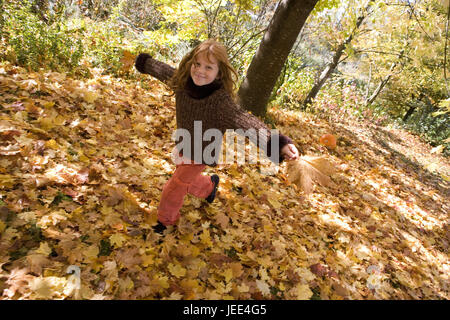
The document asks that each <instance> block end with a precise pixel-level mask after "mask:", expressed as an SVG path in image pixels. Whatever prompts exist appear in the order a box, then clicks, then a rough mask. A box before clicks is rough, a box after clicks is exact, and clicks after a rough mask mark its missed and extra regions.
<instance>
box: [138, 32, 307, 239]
mask: <svg viewBox="0 0 450 320" xmlns="http://www.w3.org/2000/svg"><path fill="white" fill-rule="evenodd" d="M135 67H136V69H137V70H138V71H139V72H141V73H146V74H150V75H152V76H154V77H156V78H157V79H159V80H160V81H163V82H164V83H166V84H168V85H169V86H170V87H171V88H172V89H173V90H174V91H175V99H176V120H177V127H178V129H177V131H178V130H182V131H183V132H187V133H189V134H190V137H194V139H191V141H189V139H187V140H186V141H185V139H183V143H184V144H183V147H182V148H181V149H182V150H179V149H177V150H176V154H177V155H178V156H179V157H178V158H177V159H176V160H175V163H176V170H175V172H174V174H173V176H172V177H171V178H170V179H169V180H168V181H167V183H166V184H165V185H164V187H163V191H162V195H161V200H160V204H159V206H158V225H157V226H156V227H155V228H154V229H155V231H156V232H159V233H161V232H162V231H163V230H164V229H165V228H166V226H168V225H174V224H175V223H176V222H177V220H178V219H179V217H180V213H179V210H180V208H181V207H182V205H183V200H184V197H185V195H186V194H188V193H189V194H192V195H194V196H196V197H199V198H203V199H206V200H207V201H208V202H209V203H211V202H212V201H213V200H214V198H215V195H216V191H217V186H218V184H219V177H218V176H217V175H212V176H205V175H202V171H203V170H204V169H205V167H206V165H209V166H215V165H216V163H217V159H218V157H219V154H218V153H217V154H214V155H213V161H210V160H209V161H207V159H203V158H201V157H200V159H199V157H198V155H199V154H200V155H202V154H204V151H205V149H206V147H207V146H208V144H209V143H207V142H205V141H198V140H199V138H198V133H201V135H200V139H201V137H203V134H204V133H205V132H207V131H208V130H216V132H217V130H218V131H220V133H221V135H220V136H219V138H218V139H216V141H215V143H217V144H220V143H221V139H222V135H223V134H224V133H225V131H226V130H227V129H234V130H237V129H242V130H247V132H249V129H256V131H258V136H256V135H253V136H250V137H249V138H250V140H252V141H253V142H254V143H256V144H257V145H258V146H259V147H260V148H261V149H262V150H264V151H265V152H266V154H267V156H268V157H269V158H270V159H271V160H272V161H273V162H275V163H279V162H281V161H282V160H283V159H288V160H295V159H297V158H298V156H299V153H298V150H297V148H296V147H295V146H294V144H293V143H292V140H291V139H290V138H289V137H287V136H284V135H281V134H271V132H270V130H269V129H268V127H267V126H266V125H265V124H264V123H263V122H262V121H260V120H259V119H258V118H257V117H255V116H253V115H251V114H249V113H247V112H246V111H244V110H243V109H242V108H241V107H240V106H238V105H237V104H236V103H235V94H234V93H235V89H236V80H237V73H236V71H235V70H234V69H233V67H232V66H231V64H230V62H229V60H228V55H227V51H226V48H225V47H224V46H223V45H222V44H220V43H218V42H217V41H215V40H206V41H204V42H202V43H201V44H199V45H198V46H197V47H195V48H194V49H193V50H192V51H191V52H190V53H188V54H187V55H186V56H185V57H184V58H183V59H182V60H181V62H180V64H179V67H178V69H174V68H172V67H171V66H169V65H167V64H165V63H163V62H160V61H157V60H155V59H153V58H152V57H151V56H150V55H148V54H146V53H141V54H139V55H138V56H137V58H136V61H135ZM199 124H200V126H199ZM195 133H197V136H196V134H195ZM258 137H259V139H258ZM178 140H179V139H178ZM177 146H179V145H177ZM272 146H277V147H278V148H279V150H273V152H272V149H274V148H273V147H272ZM186 150H188V152H186ZM190 150H195V152H194V155H191V152H189V151H190ZM272 154H274V155H272ZM277 154H279V155H280V156H279V157H277V156H276V155H277Z"/></svg>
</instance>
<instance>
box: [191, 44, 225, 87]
mask: <svg viewBox="0 0 450 320" xmlns="http://www.w3.org/2000/svg"><path fill="white" fill-rule="evenodd" d="M218 74H219V61H217V59H216V58H215V57H214V56H212V55H210V56H209V59H208V57H207V56H206V54H205V53H204V52H202V53H200V54H198V55H197V57H195V58H194V62H193V63H192V66H191V78H192V80H193V81H194V83H195V84H196V85H197V86H204V85H207V84H210V83H211V82H213V81H214V80H215V79H216V78H217V76H218Z"/></svg>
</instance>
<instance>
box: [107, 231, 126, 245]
mask: <svg viewBox="0 0 450 320" xmlns="http://www.w3.org/2000/svg"><path fill="white" fill-rule="evenodd" d="M109 241H110V242H111V245H113V246H115V247H116V248H120V247H122V245H123V243H124V242H125V241H127V239H126V238H125V236H124V235H123V234H121V233H115V234H113V235H112V236H110V237H109Z"/></svg>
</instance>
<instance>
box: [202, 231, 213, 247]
mask: <svg viewBox="0 0 450 320" xmlns="http://www.w3.org/2000/svg"><path fill="white" fill-rule="evenodd" d="M200 240H201V242H202V243H203V244H205V245H207V246H208V247H211V246H212V245H213V244H212V242H211V236H210V234H209V230H207V229H203V233H202V234H201V235H200Z"/></svg>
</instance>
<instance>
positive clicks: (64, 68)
mask: <svg viewBox="0 0 450 320" xmlns="http://www.w3.org/2000/svg"><path fill="white" fill-rule="evenodd" d="M2 19H4V20H3V21H4V24H3V28H2V45H3V46H4V47H5V48H6V50H4V51H3V50H2V52H1V53H0V58H1V59H6V60H10V61H12V62H14V63H17V64H18V65H21V66H24V67H27V68H30V69H32V70H37V69H38V68H41V67H43V68H46V69H51V70H55V71H61V72H74V73H77V72H82V69H81V68H79V67H78V66H79V64H80V60H81V58H82V56H83V54H84V48H83V45H82V42H81V34H80V32H79V30H71V29H69V28H68V27H67V25H65V24H64V21H63V20H61V19H57V20H56V21H55V22H53V23H52V24H50V25H48V24H46V23H45V22H44V21H42V20H40V19H39V18H38V17H37V16H36V15H34V14H33V13H31V6H30V3H29V2H25V3H22V5H14V4H4V11H3V13H2Z"/></svg>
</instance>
